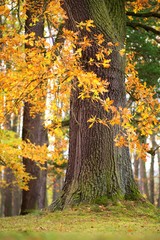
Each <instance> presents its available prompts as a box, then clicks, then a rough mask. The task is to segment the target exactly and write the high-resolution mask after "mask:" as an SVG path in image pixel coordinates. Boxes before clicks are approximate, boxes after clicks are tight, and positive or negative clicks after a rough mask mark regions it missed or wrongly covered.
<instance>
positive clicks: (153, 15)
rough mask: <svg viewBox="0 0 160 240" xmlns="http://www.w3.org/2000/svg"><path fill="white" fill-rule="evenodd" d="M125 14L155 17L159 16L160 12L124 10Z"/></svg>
mask: <svg viewBox="0 0 160 240" xmlns="http://www.w3.org/2000/svg"><path fill="white" fill-rule="evenodd" d="M126 14H127V16H133V17H142V18H143V17H156V18H160V13H158V12H148V13H134V12H126Z"/></svg>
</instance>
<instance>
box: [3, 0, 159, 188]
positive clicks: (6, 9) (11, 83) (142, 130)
mask: <svg viewBox="0 0 160 240" xmlns="http://www.w3.org/2000/svg"><path fill="white" fill-rule="evenodd" d="M128 4H130V5H128ZM126 7H127V8H128V9H130V8H132V9H133V10H134V12H135V13H136V12H137V11H140V10H142V9H143V8H144V7H148V8H149V7H150V4H149V3H148V1H147V0H137V1H133V2H131V3H127V6H126ZM27 8H28V6H27V4H25V3H22V4H21V5H17V1H5V4H4V5H2V6H0V13H1V14H2V17H1V23H2V24H1V27H0V35H1V37H0V43H1V52H0V59H1V62H0V64H1V72H0V87H1V92H0V124H1V130H0V137H1V140H0V155H1V157H0V164H1V167H0V171H3V168H4V167H6V166H7V167H9V168H11V169H13V172H14V174H15V177H16V178H15V179H16V180H15V183H18V184H19V186H20V187H21V188H23V189H27V183H28V181H29V179H30V178H31V177H32V176H30V175H29V174H28V173H26V172H25V169H24V166H23V164H22V160H21V159H22V157H26V158H29V159H32V160H33V161H36V162H37V164H39V166H41V164H43V163H44V162H45V161H48V162H49V163H50V168H51V169H52V167H53V168H54V166H55V165H56V166H61V165H63V164H64V163H66V161H67V157H66V156H65V154H64V152H65V151H67V147H68V130H67V129H66V128H64V127H63V121H64V120H65V118H66V116H68V114H69V98H70V94H71V89H72V88H74V87H76V86H74V84H72V80H73V79H77V85H78V87H79V89H80V93H79V98H81V99H82V100H83V99H86V98H88V99H90V101H100V102H101V104H102V106H103V107H104V109H105V110H106V111H111V112H112V115H113V118H112V119H97V118H96V116H91V117H90V119H88V122H89V123H90V126H89V127H92V125H93V124H95V123H98V124H104V125H106V127H110V125H120V126H121V129H122V131H121V133H120V134H119V135H118V136H117V137H116V139H115V144H116V146H118V147H121V146H123V145H127V146H128V145H129V147H130V149H131V151H135V150H136V151H137V156H138V157H140V158H142V159H144V160H145V159H146V154H147V152H148V151H149V149H150V146H149V145H148V144H146V143H143V141H142V138H143V137H145V138H147V137H148V136H150V135H152V134H153V133H156V132H157V131H158V114H159V112H160V108H159V104H158V100H157V99H156V95H155V90H154V88H153V87H148V86H146V84H145V83H142V82H141V81H140V79H139V78H138V72H137V71H136V70H135V63H134V62H133V60H132V59H133V53H129V54H127V67H126V90H127V93H128V102H127V107H126V108H123V107H122V106H120V107H118V108H117V107H115V106H114V102H113V101H112V100H110V99H109V98H107V99H105V100H104V99H103V98H102V96H103V93H104V92H106V91H108V90H107V88H108V85H109V84H108V83H107V82H106V81H104V80H101V79H100V78H98V77H97V76H96V74H95V73H93V72H92V71H90V72H86V71H85V70H84V68H83V65H82V64H81V58H82V56H83V52H84V51H85V50H86V49H87V48H89V47H90V46H91V45H92V44H93V43H95V42H96V44H97V46H98V48H97V53H96V55H95V56H96V58H95V59H92V58H91V59H89V60H88V64H89V65H90V66H92V65H96V66H97V67H101V66H103V67H104V68H109V67H110V61H111V60H110V54H111V53H112V50H113V48H114V47H117V46H119V43H111V42H110V43H108V45H107V46H105V44H104V37H103V35H102V34H99V35H94V36H93V37H92V38H89V37H88V36H87V35H85V32H91V31H92V29H93V28H94V27H95V26H94V22H93V21H92V20H89V21H86V22H80V23H77V32H76V33H75V32H72V31H69V30H67V29H66V28H65V27H63V24H64V21H65V19H66V15H65V12H64V10H63V9H62V8H61V6H60V1H55V0H52V1H50V2H49V4H48V5H47V6H45V9H43V11H42V9H41V12H39V14H41V15H42V16H43V18H44V21H45V26H46V27H45V34H44V37H43V38H38V39H37V38H36V37H35V34H34V33H30V34H24V23H25V20H26V9H27ZM36 14H38V13H37V12H36V9H35V16H34V17H33V23H35V24H36V23H37V21H38V19H37V16H36ZM82 31H84V36H82V35H81V34H80V33H81V32H82ZM26 45H27V46H30V48H29V47H28V48H25V46H26ZM119 54H120V55H123V54H125V50H124V49H120V50H119ZM25 101H27V102H28V103H31V106H32V107H31V115H32V116H33V117H34V115H35V113H41V114H43V115H44V118H45V127H46V128H47V129H48V133H49V137H50V139H51V143H52V144H51V145H52V146H51V145H50V147H49V148H47V146H46V145H44V146H41V147H40V146H35V145H34V144H32V143H30V142H23V141H22V140H21V139H20V138H17V137H16V136H15V135H13V133H12V132H10V131H7V128H6V122H7V119H8V117H7V116H9V117H10V118H11V117H12V116H13V115H14V116H17V115H19V114H21V113H22V112H23V105H24V102H25ZM11 135H12V136H11ZM11 140H12V141H11ZM52 162H53V163H52ZM57 168H58V167H57ZM59 171H61V170H59ZM3 184H4V183H3Z"/></svg>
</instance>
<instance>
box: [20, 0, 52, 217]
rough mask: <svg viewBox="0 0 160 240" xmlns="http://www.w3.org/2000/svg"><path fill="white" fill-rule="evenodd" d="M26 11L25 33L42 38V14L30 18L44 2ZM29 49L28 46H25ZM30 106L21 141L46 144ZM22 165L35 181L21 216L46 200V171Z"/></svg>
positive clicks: (26, 161) (40, 123)
mask: <svg viewBox="0 0 160 240" xmlns="http://www.w3.org/2000/svg"><path fill="white" fill-rule="evenodd" d="M27 6H28V10H27V12H26V15H27V19H26V23H25V32H26V34H27V33H31V32H34V33H35V36H36V38H38V37H41V38H42V37H43V33H44V19H43V14H39V12H37V14H38V15H37V16H36V17H37V18H39V21H38V22H37V23H36V24H32V17H33V15H35V13H36V11H38V10H39V9H41V10H42V9H43V7H44V1H33V0H28V1H27ZM42 11H43V10H42ZM27 47H30V46H26V48H27ZM30 107H31V105H30V104H29V103H28V102H25V105H24V117H23V131H22V138H23V140H27V139H29V140H30V141H31V143H34V144H36V145H40V146H42V145H44V144H48V137H47V132H46V130H45V129H44V120H43V116H42V115H41V114H36V115H35V117H34V118H32V117H31V116H30ZM23 164H24V166H25V168H26V171H27V172H28V173H30V174H31V175H32V176H33V177H35V179H33V180H31V181H30V182H29V191H25V190H24V191H23V194H22V207H21V214H26V213H28V212H30V211H32V210H34V209H41V208H43V207H45V199H46V170H41V169H40V168H39V167H38V166H37V164H36V162H35V161H32V160H30V159H26V158H24V159H23ZM45 167H46V166H45Z"/></svg>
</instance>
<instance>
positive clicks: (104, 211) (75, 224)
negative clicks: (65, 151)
mask: <svg viewBox="0 0 160 240" xmlns="http://www.w3.org/2000/svg"><path fill="white" fill-rule="evenodd" d="M0 239H4V240H13V239H14V240H15V239H16V240H20V239H25V240H28V239H32V240H52V239H54V240H61V239H62V240H63V239H64V240H81V239H82V240H105V239H107V240H108V239H111V240H112V239H113V240H117V239H120V240H121V239H122V240H128V239H134V240H141V239H144V240H160V215H159V212H158V210H157V209H154V208H153V207H151V206H149V205H147V204H145V205H144V204H143V205H142V204H135V203H133V202H125V203H123V204H118V205H116V206H113V205H109V206H107V207H104V206H98V205H96V206H95V205H94V206H82V207H80V208H74V209H68V210H65V211H63V212H54V213H47V212H34V213H32V214H29V215H26V216H18V217H9V218H1V219H0Z"/></svg>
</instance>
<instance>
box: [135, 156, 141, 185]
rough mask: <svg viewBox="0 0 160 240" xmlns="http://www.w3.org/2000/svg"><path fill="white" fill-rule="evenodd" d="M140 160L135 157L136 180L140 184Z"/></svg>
mask: <svg viewBox="0 0 160 240" xmlns="http://www.w3.org/2000/svg"><path fill="white" fill-rule="evenodd" d="M139 165H140V164H139V159H137V157H136V155H135V156H134V179H135V181H136V183H137V185H138V184H139Z"/></svg>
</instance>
